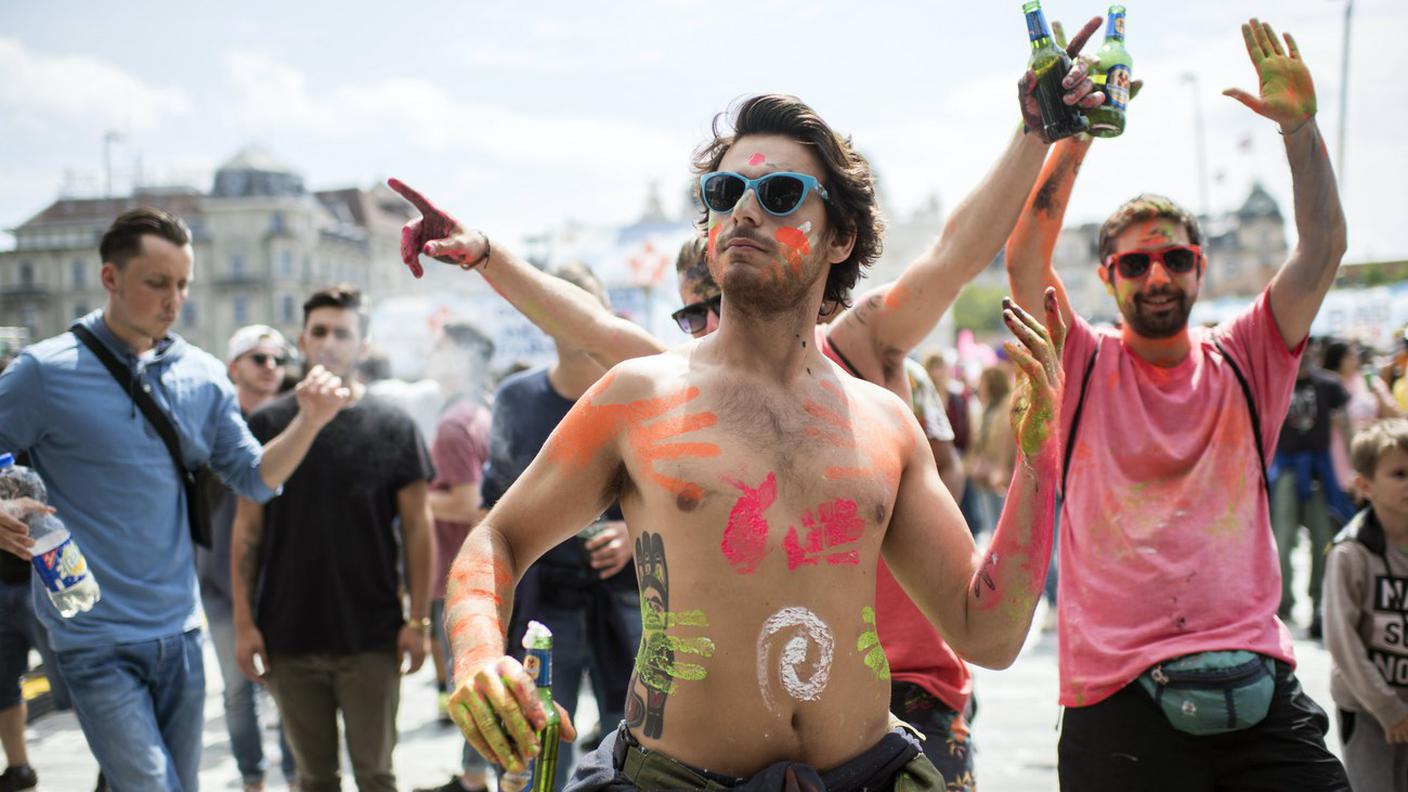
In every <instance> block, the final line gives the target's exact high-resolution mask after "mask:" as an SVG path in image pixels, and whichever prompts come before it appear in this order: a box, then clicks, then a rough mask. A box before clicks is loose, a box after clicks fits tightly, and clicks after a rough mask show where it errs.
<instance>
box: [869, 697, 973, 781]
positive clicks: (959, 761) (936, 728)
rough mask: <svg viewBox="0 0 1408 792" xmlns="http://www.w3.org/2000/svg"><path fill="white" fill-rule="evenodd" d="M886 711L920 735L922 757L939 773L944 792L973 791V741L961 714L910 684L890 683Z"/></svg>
mask: <svg viewBox="0 0 1408 792" xmlns="http://www.w3.org/2000/svg"><path fill="white" fill-rule="evenodd" d="M890 712H892V713H894V714H895V715H896V716H897V717H898V718H900V720H903V721H904V722H906V723H908V724H909V725H911V726H913V727H914V728H916V729H918V730H919V731H920V732H921V733H923V735H924V737H925V738H926V739H925V740H924V755H925V756H927V757H929V761H931V762H933V763H934V766H935V767H937V768H938V769H939V772H940V773H943V776H944V780H945V781H947V782H948V786H947V790H948V792H975V790H977V788H978V783H977V781H976V780H975V779H974V778H973V738H972V735H971V734H969V733H968V722H967V720H965V719H964V717H963V713H961V712H956V711H954V710H953V709H951V708H949V706H948V705H947V704H945V703H943V701H941V700H940V699H939V698H938V697H937V696H935V695H934V694H932V693H930V692H929V691H927V690H925V689H924V688H922V687H919V686H918V685H916V684H914V683H912V682H892V683H891V684H890Z"/></svg>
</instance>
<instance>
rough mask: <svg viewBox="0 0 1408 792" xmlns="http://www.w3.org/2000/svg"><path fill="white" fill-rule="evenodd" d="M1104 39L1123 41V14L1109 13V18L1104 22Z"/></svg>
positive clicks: (1119, 12)
mask: <svg viewBox="0 0 1408 792" xmlns="http://www.w3.org/2000/svg"><path fill="white" fill-rule="evenodd" d="M1105 38H1111V39H1115V40H1117V41H1124V12H1123V11H1111V12H1110V18H1109V19H1108V20H1106V21H1105Z"/></svg>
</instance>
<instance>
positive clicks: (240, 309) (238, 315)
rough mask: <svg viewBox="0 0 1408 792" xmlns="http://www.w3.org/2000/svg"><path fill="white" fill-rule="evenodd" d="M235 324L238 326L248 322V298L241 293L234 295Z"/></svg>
mask: <svg viewBox="0 0 1408 792" xmlns="http://www.w3.org/2000/svg"><path fill="white" fill-rule="evenodd" d="M235 324H237V325H239V326H240V327H243V326H245V325H247V324H249V298H248V297H246V296H244V295H243V294H237V295H235Z"/></svg>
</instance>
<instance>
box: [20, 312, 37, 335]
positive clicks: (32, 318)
mask: <svg viewBox="0 0 1408 792" xmlns="http://www.w3.org/2000/svg"><path fill="white" fill-rule="evenodd" d="M20 324H22V325H24V326H25V329H27V330H29V337H30V338H36V337H38V335H39V309H38V308H36V307H35V306H33V305H24V306H21V307H20Z"/></svg>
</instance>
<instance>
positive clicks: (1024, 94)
mask: <svg viewBox="0 0 1408 792" xmlns="http://www.w3.org/2000/svg"><path fill="white" fill-rule="evenodd" d="M1058 25H1059V23H1058ZM1099 29H1100V17H1091V18H1090V21H1089V22H1086V23H1085V27H1083V28H1081V29H1080V32H1079V33H1077V34H1076V37H1075V38H1073V39H1071V43H1070V44H1069V45H1067V46H1066V54H1067V55H1069V56H1071V70H1070V71H1068V72H1066V77H1065V79H1063V80H1062V81H1061V87H1063V88H1065V89H1066V93H1065V95H1064V96H1063V97H1062V101H1064V102H1065V103H1066V104H1068V105H1076V106H1078V107H1080V108H1081V109H1082V110H1094V109H1095V108H1097V107H1099V106H1100V105H1102V104H1104V103H1105V94H1104V92H1102V91H1097V90H1095V82H1094V81H1093V80H1091V79H1090V67H1089V66H1088V65H1087V64H1086V62H1085V61H1083V60H1082V59H1081V58H1080V57H1079V56H1080V51H1081V49H1082V48H1083V47H1085V42H1087V41H1089V40H1090V37H1091V36H1093V35H1094V34H1095V31H1097V30H1099ZM1017 100H1018V102H1019V104H1020V105H1021V108H1022V122H1023V123H1024V124H1026V126H1027V130H1028V131H1031V132H1035V133H1036V134H1038V135H1042V134H1044V133H1043V132H1042V123H1041V105H1040V104H1039V103H1038V102H1037V99H1036V73H1035V72H1033V71H1031V70H1030V69H1028V70H1027V73H1026V74H1023V75H1022V79H1020V80H1018V81H1017ZM1043 139H1045V138H1043Z"/></svg>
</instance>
